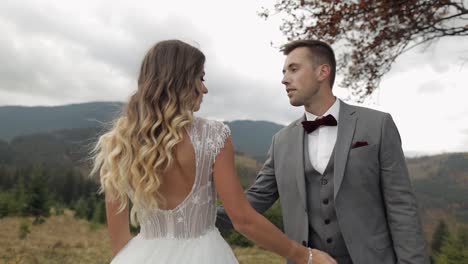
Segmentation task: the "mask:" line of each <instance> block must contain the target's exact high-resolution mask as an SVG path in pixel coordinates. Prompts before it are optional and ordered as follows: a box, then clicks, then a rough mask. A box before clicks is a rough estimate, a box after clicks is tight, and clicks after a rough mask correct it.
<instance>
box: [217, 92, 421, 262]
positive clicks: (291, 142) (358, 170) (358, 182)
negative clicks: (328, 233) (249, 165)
mask: <svg viewBox="0 0 468 264" xmlns="http://www.w3.org/2000/svg"><path fill="white" fill-rule="evenodd" d="M340 103H341V105H340V117H339V123H338V135H337V141H336V145H335V157H334V162H335V170H334V198H335V210H336V214H337V218H338V223H339V226H340V229H341V232H342V234H343V237H344V240H345V242H346V246H347V248H348V251H349V254H350V255H351V258H352V260H353V262H354V263H358V264H362V263H418V264H420V263H429V258H428V255H427V251H426V243H425V240H424V237H423V234H422V229H421V224H420V219H419V216H418V210H417V205H416V199H415V196H414V194H413V190H412V187H411V182H410V179H409V176H408V169H407V167H406V161H405V157H404V154H403V151H402V148H401V140H400V135H399V133H398V130H397V128H396V126H395V123H394V122H393V120H392V117H391V116H390V115H389V114H387V113H383V112H379V111H375V110H371V109H368V108H363V107H357V106H351V105H348V104H346V103H344V102H342V101H341V102H340ZM304 119H305V117H302V118H300V119H298V120H296V121H295V122H293V123H291V124H290V125H289V126H287V127H285V128H283V129H282V130H280V131H279V132H278V133H277V134H275V135H274V136H273V140H272V144H271V147H270V150H269V152H268V158H267V160H266V161H265V164H264V166H263V168H262V170H261V171H260V172H259V174H258V176H257V179H256V181H255V183H254V184H253V185H252V186H251V187H250V188H249V189H248V190H247V191H246V196H247V198H248V200H249V201H250V203H251V204H252V206H253V207H254V208H255V209H256V210H257V211H258V212H260V213H263V212H264V211H266V210H267V209H268V208H270V207H271V205H273V203H274V202H275V201H276V200H277V199H278V197H279V199H280V204H281V210H282V213H283V223H284V229H285V230H284V231H285V233H286V235H287V236H288V237H289V238H291V239H293V240H295V241H298V242H299V243H303V244H304V243H306V241H307V240H308V232H309V223H308V221H309V219H308V216H307V204H306V190H305V186H306V185H305V178H304V159H303V151H304V148H303V144H304V143H303V141H304V132H303V128H302V124H301V121H303V120H304ZM357 141H365V142H367V143H368V145H367V146H361V147H356V148H352V145H353V143H355V142H357ZM216 225H217V226H218V228H220V229H221V230H223V229H229V228H232V225H231V222H230V220H229V218H228V216H227V215H226V213H225V212H224V210H223V208H222V207H221V208H219V209H218V218H217V222H216ZM288 263H292V262H288Z"/></svg>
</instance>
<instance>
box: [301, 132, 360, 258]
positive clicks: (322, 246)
mask: <svg viewBox="0 0 468 264" xmlns="http://www.w3.org/2000/svg"><path fill="white" fill-rule="evenodd" d="M334 155H335V149H334V148H333V152H332V154H331V156H330V160H329V161H328V165H327V167H326V169H325V171H324V172H323V174H320V173H319V172H318V171H317V170H315V169H314V167H313V166H312V164H311V163H310V158H309V149H308V137H307V134H306V135H304V174H305V183H306V192H307V212H308V216H309V226H310V228H309V246H310V247H312V248H316V249H318V250H321V251H325V252H327V253H328V254H329V255H330V256H332V257H334V258H335V259H336V260H338V263H340V264H341V263H352V262H351V258H350V256H349V253H348V250H347V248H346V244H345V242H344V239H343V236H342V234H341V231H340V227H339V225H338V221H337V219H336V213H335V203H334V199H333V187H334V186H333V172H334V163H333V162H334V161H333V160H334V158H333V157H334Z"/></svg>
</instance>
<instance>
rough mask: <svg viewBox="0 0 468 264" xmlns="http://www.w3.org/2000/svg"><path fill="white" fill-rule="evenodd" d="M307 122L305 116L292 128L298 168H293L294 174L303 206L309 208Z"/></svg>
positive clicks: (293, 146) (292, 145)
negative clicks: (306, 181)
mask: <svg viewBox="0 0 468 264" xmlns="http://www.w3.org/2000/svg"><path fill="white" fill-rule="evenodd" d="M304 120H305V115H304V116H303V117H302V118H300V119H299V120H297V121H296V125H295V126H294V127H292V129H293V131H292V133H291V135H292V144H291V147H292V148H293V149H294V153H297V156H296V157H295V158H294V160H295V161H296V166H293V169H295V171H294V172H293V173H294V175H295V177H296V183H297V188H298V189H299V195H300V196H301V200H302V205H303V207H304V209H305V208H307V203H306V186H305V178H304V129H303V128H302V123H301V122H302V121H304Z"/></svg>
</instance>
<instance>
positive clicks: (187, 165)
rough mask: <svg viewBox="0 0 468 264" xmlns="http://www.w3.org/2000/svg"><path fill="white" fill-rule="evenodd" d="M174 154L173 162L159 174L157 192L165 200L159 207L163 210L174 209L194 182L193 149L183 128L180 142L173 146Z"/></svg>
mask: <svg viewBox="0 0 468 264" xmlns="http://www.w3.org/2000/svg"><path fill="white" fill-rule="evenodd" d="M174 156H175V162H174V163H173V165H172V166H171V167H170V168H169V169H168V170H167V171H166V172H165V173H164V174H163V175H162V176H161V180H162V184H161V186H160V187H159V192H160V193H161V195H162V197H164V199H165V201H164V203H163V204H161V207H160V208H161V209H164V210H171V209H174V208H176V207H177V206H178V205H179V204H180V203H182V202H183V201H184V200H185V198H186V197H187V195H188V194H189V193H190V191H191V190H192V187H193V184H194V182H195V171H196V168H195V166H196V164H195V151H194V148H193V145H192V142H191V141H190V137H189V135H188V134H187V132H186V131H185V130H184V138H183V140H182V142H180V143H179V144H177V145H176V147H175V155H174Z"/></svg>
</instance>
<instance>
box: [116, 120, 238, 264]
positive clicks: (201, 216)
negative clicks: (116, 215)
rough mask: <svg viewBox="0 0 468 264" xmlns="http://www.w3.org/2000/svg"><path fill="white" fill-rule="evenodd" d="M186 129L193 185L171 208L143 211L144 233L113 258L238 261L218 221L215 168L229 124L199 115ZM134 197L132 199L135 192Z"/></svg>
mask: <svg viewBox="0 0 468 264" xmlns="http://www.w3.org/2000/svg"><path fill="white" fill-rule="evenodd" d="M187 132H188V134H189V136H190V140H191V142H192V144H193V147H194V149H195V157H196V174H195V175H196V176H195V182H194V185H193V187H192V190H191V191H190V193H189V194H188V195H187V197H186V198H185V200H184V201H183V202H182V203H180V204H179V205H178V206H177V207H176V208H174V209H172V210H160V209H145V210H141V211H139V212H138V214H137V216H138V219H140V233H139V234H138V235H137V236H135V237H134V238H132V239H131V240H130V241H129V242H128V243H127V245H125V246H124V247H123V248H122V250H120V251H119V252H118V253H117V255H116V256H115V257H114V259H113V260H112V262H111V263H112V264H121V263H126V264H127V263H132V264H133V263H138V264H140V263H156V264H159V263H161V264H162V263H165V264H170V263H174V264H175V263H177V264H182V263H195V264H197V263H199V264H221V263H222V264H231V263H238V262H237V260H236V258H235V256H234V254H233V252H232V250H231V248H230V247H229V245H228V244H227V243H226V241H225V240H224V239H223V238H222V236H221V235H220V233H219V231H218V229H217V228H216V227H215V221H216V190H215V188H214V184H213V171H212V169H213V164H214V160H215V157H216V155H217V153H218V152H219V150H220V149H221V148H222V147H223V146H224V142H225V140H226V138H227V137H228V136H229V134H230V130H229V128H228V127H227V126H226V125H224V124H223V123H221V122H217V121H209V120H206V119H202V118H196V117H194V120H193V123H192V124H191V126H190V128H188V129H187ZM129 197H130V199H132V195H131V193H129Z"/></svg>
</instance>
